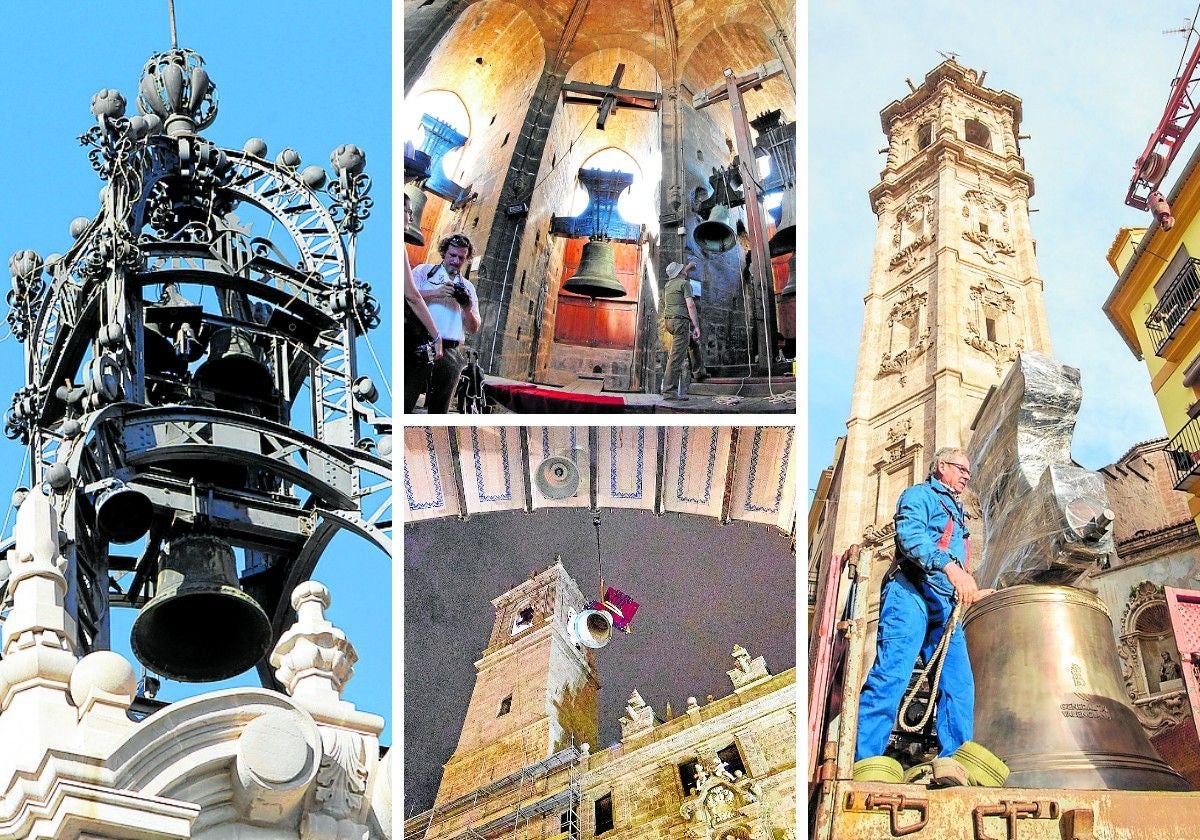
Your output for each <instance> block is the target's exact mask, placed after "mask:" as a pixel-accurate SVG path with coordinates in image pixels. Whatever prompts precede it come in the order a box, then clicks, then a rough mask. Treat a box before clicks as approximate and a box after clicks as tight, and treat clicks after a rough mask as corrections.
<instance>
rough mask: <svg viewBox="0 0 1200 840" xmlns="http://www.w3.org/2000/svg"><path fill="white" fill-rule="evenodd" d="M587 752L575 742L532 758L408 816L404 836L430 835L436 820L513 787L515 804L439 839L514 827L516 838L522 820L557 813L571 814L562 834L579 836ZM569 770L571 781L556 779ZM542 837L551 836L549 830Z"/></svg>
mask: <svg viewBox="0 0 1200 840" xmlns="http://www.w3.org/2000/svg"><path fill="white" fill-rule="evenodd" d="M582 756H583V753H582V752H581V751H580V750H579V749H578V748H577V747H575V746H574V745H572V746H569V747H567V748H565V749H563V750H560V751H558V752H556V753H554V755H551V756H550V757H548V758H545V759H542V760H541V761H538V762H534V763H533V764H527V765H526V766H524V767H522V768H521V769H520V770H517V771H516V772H513V773H510V774H508V775H507V776H504V777H502V778H500V779H496V780H495V781H493V782H489V783H488V784H486V785H482V786H480V787H477V788H475V790H473V791H471V792H470V793H466V794H463V795H462V796H460V797H457V798H456V799H452V800H451V801H449V802H447V803H445V804H443V805H439V806H438V807H436V808H431V809H429V810H428V811H425V812H424V813H421V814H417V815H416V816H414V817H411V818H410V819H408V820H407V821H406V822H405V829H404V836H405V837H406V838H410V840H425V838H426V836H427V835H428V833H429V830H430V829H431V828H432V827H433V826H434V825H436V824H441V823H445V822H447V821H449V820H451V819H453V818H454V817H456V816H458V815H461V814H464V813H468V812H470V811H473V810H474V809H476V808H477V807H479V806H480V805H482V804H484V803H485V802H486V801H487V800H488V799H492V798H493V797H496V796H497V795H499V794H502V793H504V792H505V791H508V790H513V791H514V792H515V794H516V798H515V801H514V803H513V806H512V808H511V810H508V811H507V812H506V813H504V814H501V815H499V816H497V817H494V818H492V819H489V820H487V821H486V822H484V823H482V824H479V825H475V824H469V825H467V826H464V827H463V828H461V829H459V830H456V831H453V832H450V833H448V834H445V835H439V838H438V840H495V838H498V837H500V836H501V835H502V834H505V833H511V835H512V837H513V840H516V838H517V837H518V832H519V830H520V828H521V827H522V825H524V826H525V827H528V825H529V823H530V822H531V821H532V820H533V819H535V818H537V817H543V816H545V815H548V814H551V813H558V814H560V815H561V814H566V815H567V819H566V820H565V827H564V826H563V823H562V822H560V828H562V829H563V830H562V831H560V832H558V833H557V834H564V835H565V836H566V838H568V840H578V838H579V837H580V835H581V832H580V824H579V803H580V799H581V797H582V783H581V779H580V767H579V763H580V758H581V757H582ZM563 770H566V773H567V778H566V782H565V784H562V785H561V786H560V785H556V784H552V782H554V781H556V777H560V776H561V772H562V771H563ZM526 790H528V795H526ZM557 834H556V835H555V836H557ZM542 837H543V840H545V837H546V833H545V831H544V830H543V832H542Z"/></svg>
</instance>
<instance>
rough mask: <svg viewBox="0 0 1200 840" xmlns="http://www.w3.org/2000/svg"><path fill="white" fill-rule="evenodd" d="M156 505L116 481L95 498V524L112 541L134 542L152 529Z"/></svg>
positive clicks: (144, 496)
mask: <svg viewBox="0 0 1200 840" xmlns="http://www.w3.org/2000/svg"><path fill="white" fill-rule="evenodd" d="M153 515H154V505H153V503H152V502H151V501H150V499H149V497H148V496H147V495H146V494H145V493H143V492H141V491H140V490H135V489H134V488H132V487H130V486H128V485H126V484H123V483H121V482H119V481H118V482H116V483H115V484H114V485H113V486H112V487H109V488H108V489H107V490H105V491H104V492H103V493H101V494H100V498H99V499H97V500H96V527H97V528H98V529H99V531H100V533H101V534H102V535H103V536H104V537H105V539H107V540H108V541H109V542H114V543H120V544H125V543H131V542H134V541H135V540H137V539H139V538H141V537H142V536H143V535H144V534H145V533H146V532H147V531H149V530H150V519H151V518H152V517H153Z"/></svg>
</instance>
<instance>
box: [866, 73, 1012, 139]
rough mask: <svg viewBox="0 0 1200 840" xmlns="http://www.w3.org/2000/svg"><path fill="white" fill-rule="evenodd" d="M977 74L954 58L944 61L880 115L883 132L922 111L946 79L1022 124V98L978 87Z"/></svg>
mask: <svg viewBox="0 0 1200 840" xmlns="http://www.w3.org/2000/svg"><path fill="white" fill-rule="evenodd" d="M978 78H979V77H978V74H977V73H976V72H975V71H974V70H970V69H968V68H966V67H963V66H962V65H961V64H959V63H958V62H957V61H954V60H953V59H951V60H947V61H943V62H942V63H941V64H939V65H938V66H937V67H934V68H933V69H932V70H930V71H929V72H928V73H926V74H925V82H924V84H922V85H921V86H920V87H919V88H917V89H916V90H915V91H913V92H912V93H910V94H909V95H908V96H906V97H904V98H903V99H897V100H895V101H894V102H891V103H890V104H888V105H887V106H885V107H884V109H883V110H882V111H880V112H879V121H880V125H882V127H883V130H884V132H887V131H889V129H890V128H891V125H892V123H893V122H894V121H895V120H897V119H901V118H903V117H904V116H906V115H907V114H910V113H912V112H913V111H915V110H917V109H918V108H920V107H921V106H922V105H924V104H925V103H926V102H928V101H929V100H930V99H932V98H933V97H934V96H935V95H936V94H937V92H938V87H939V83H941V82H942V81H943V80H945V81H947V82H949V83H951V84H953V85H954V87H956V88H957V89H958V90H959V91H960V92H962V93H963V94H965V95H966V96H967V97H969V98H971V99H975V100H977V101H979V102H982V103H984V104H986V105H988V106H991V107H994V108H998V109H1000V110H1009V111H1012V118H1013V125H1014V127H1015V126H1018V125H1020V124H1021V119H1022V112H1021V99H1020V97H1017V96H1014V95H1013V94H1011V93H1009V92H1008V91H1004V90H992V89H991V88H986V87H983V85H981V84H979V81H978Z"/></svg>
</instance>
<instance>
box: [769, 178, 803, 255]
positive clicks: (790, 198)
mask: <svg viewBox="0 0 1200 840" xmlns="http://www.w3.org/2000/svg"><path fill="white" fill-rule="evenodd" d="M767 249H768V251H769V252H770V254H771V256H772V257H778V256H780V255H781V254H790V253H792V252H793V251H795V250H796V188H795V187H788V188H787V189H786V190H784V191H783V203H782V204H780V205H779V226H778V227H777V228H775V234H774V235H773V236H772V237H771V238H770V239H769V240H767Z"/></svg>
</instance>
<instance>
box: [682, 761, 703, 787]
mask: <svg viewBox="0 0 1200 840" xmlns="http://www.w3.org/2000/svg"><path fill="white" fill-rule="evenodd" d="M697 761H699V759H697V758H689V759H688V760H687V761H681V762H679V782H680V784H682V785H683V795H684V796H690V795H691V794H693V793H695V792H696V762H697Z"/></svg>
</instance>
